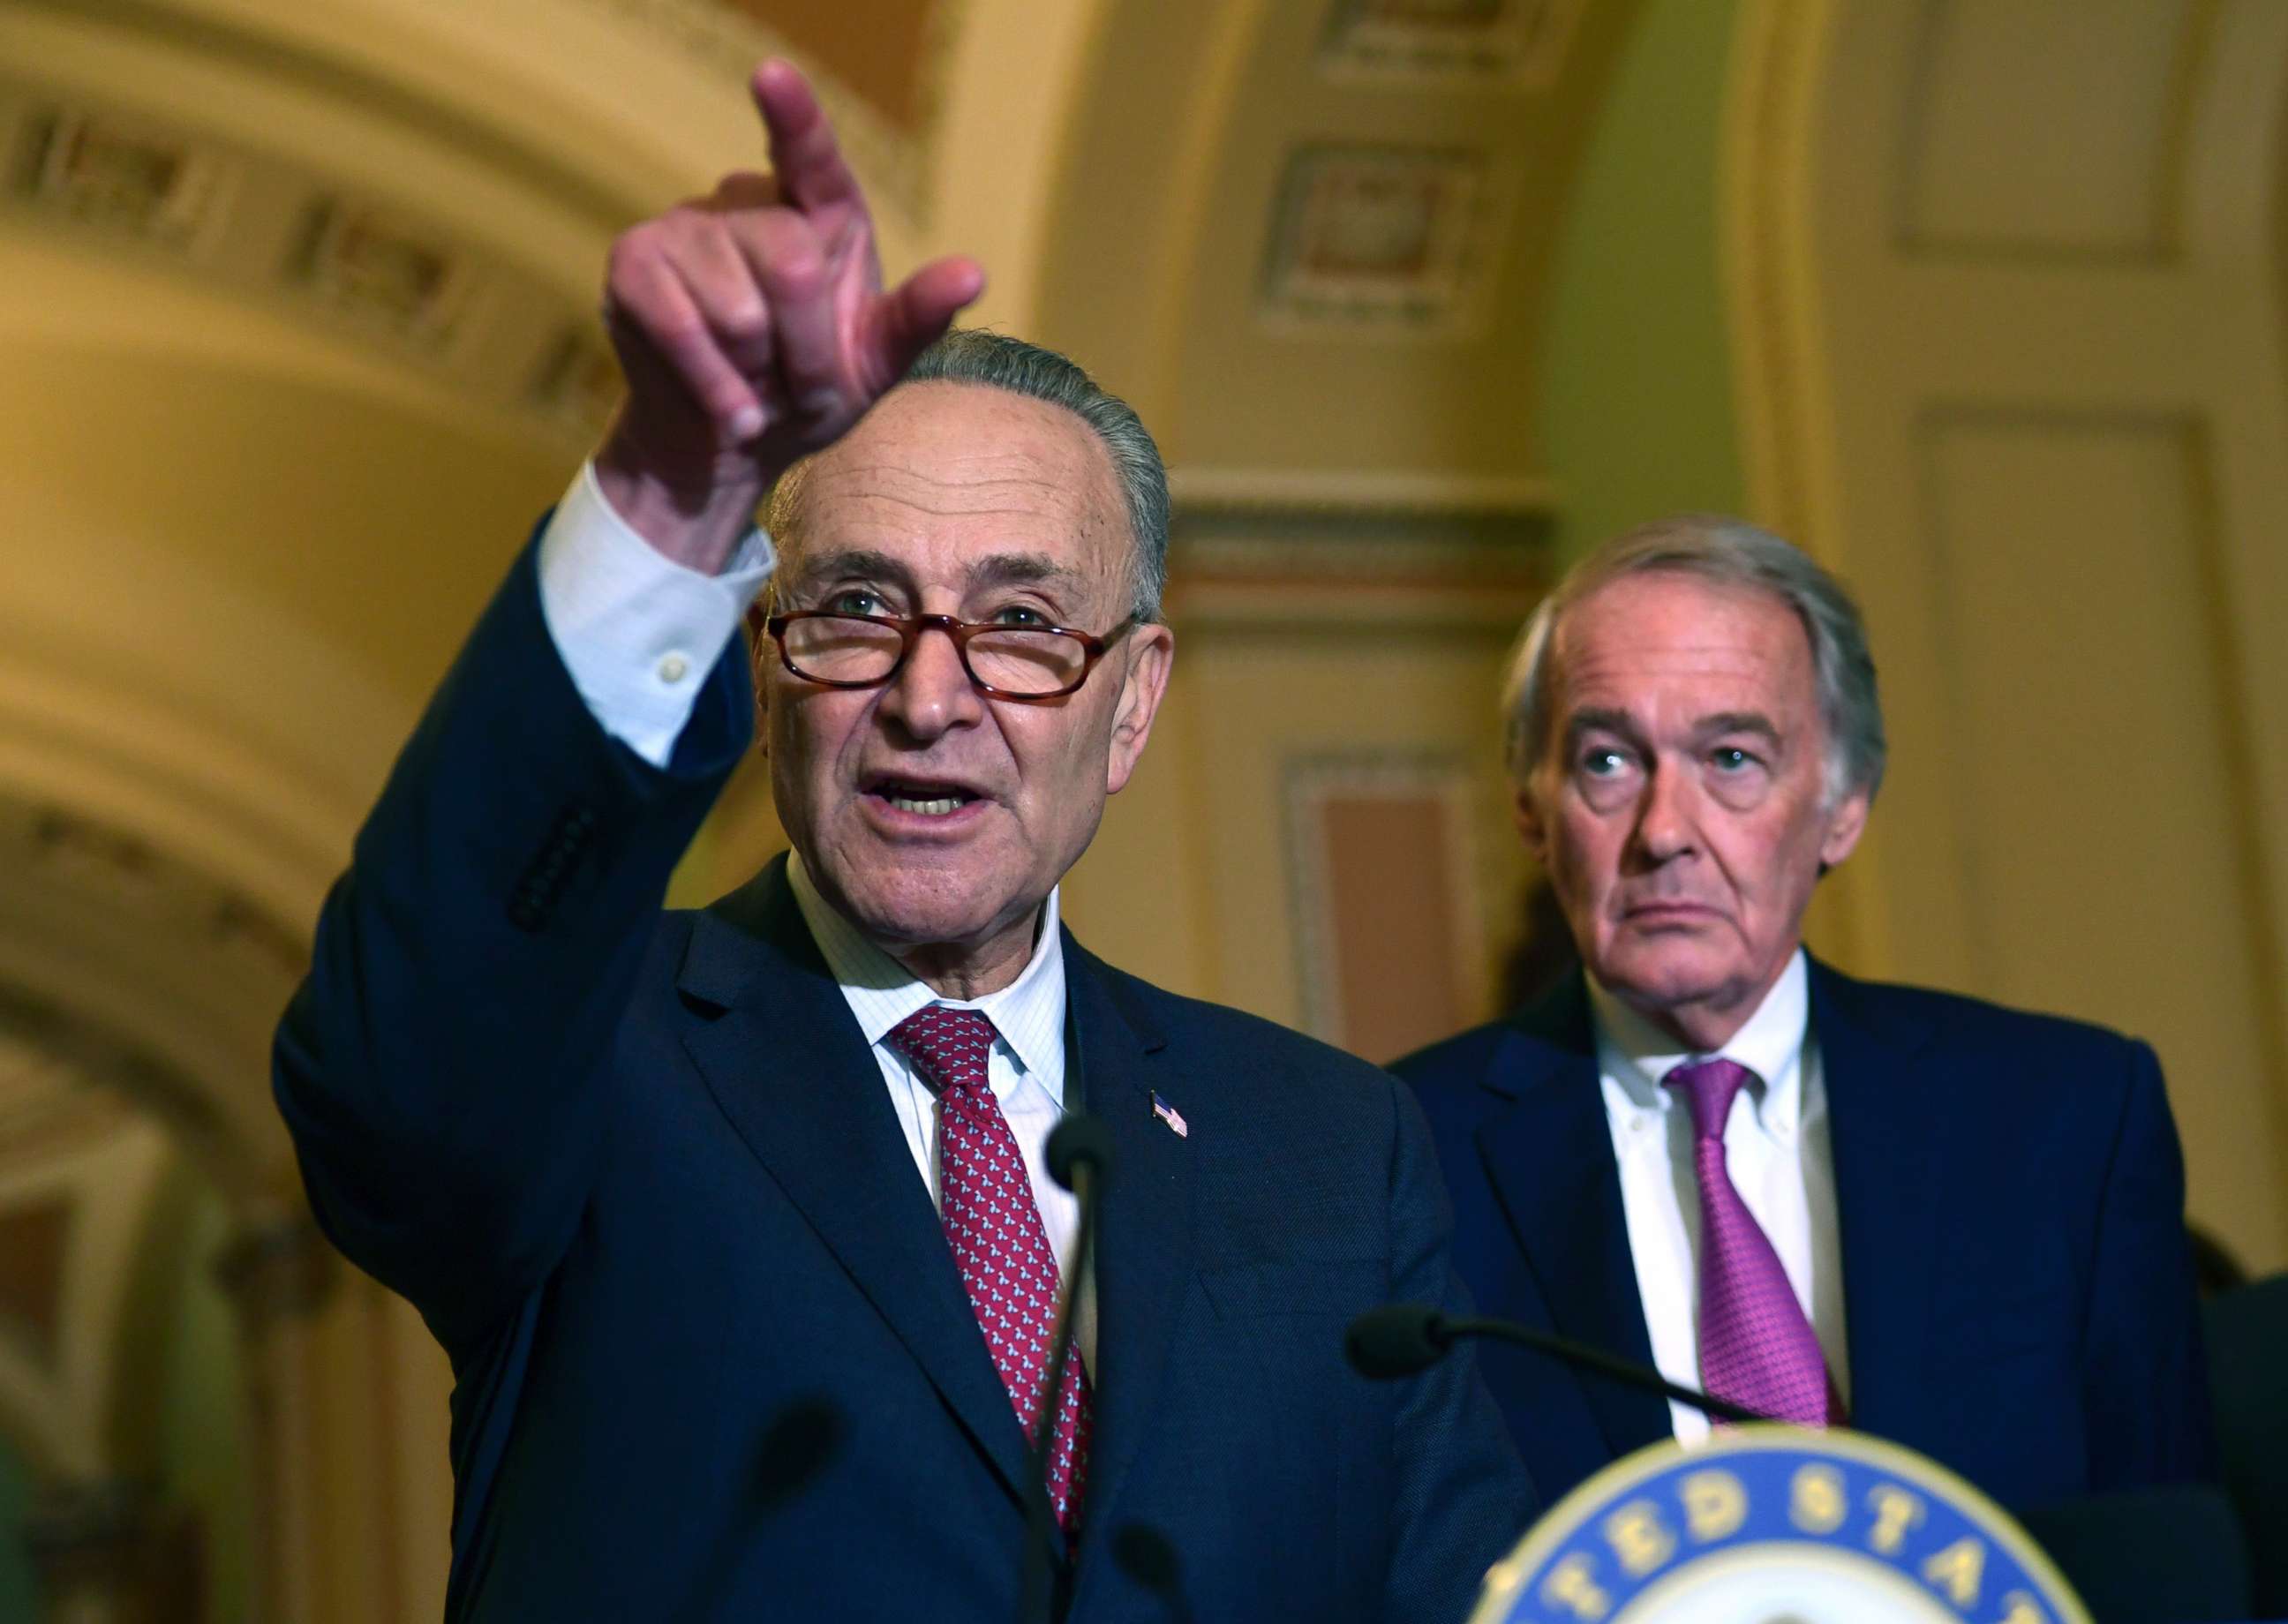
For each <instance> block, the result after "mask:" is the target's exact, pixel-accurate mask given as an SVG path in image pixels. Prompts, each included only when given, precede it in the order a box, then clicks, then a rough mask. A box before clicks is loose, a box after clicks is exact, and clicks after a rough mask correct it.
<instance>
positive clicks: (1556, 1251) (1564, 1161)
mask: <svg viewBox="0 0 2288 1624" xmlns="http://www.w3.org/2000/svg"><path fill="white" fill-rule="evenodd" d="M1484 1087H1485V1088H1486V1089H1488V1091H1489V1092H1490V1093H1492V1094H1493V1095H1495V1096H1497V1098H1496V1099H1495V1100H1493V1101H1491V1102H1490V1109H1489V1111H1488V1112H1487V1113H1486V1115H1485V1118H1484V1120H1483V1121H1482V1122H1481V1124H1480V1125H1479V1128H1478V1130H1477V1135H1476V1138H1477V1145H1478V1153H1479V1155H1480V1157H1481V1158H1482V1161H1483V1162H1484V1166H1485V1171H1486V1176H1487V1177H1488V1178H1489V1179H1490V1180H1491V1181H1492V1183H1493V1187H1494V1192H1495V1194H1496V1196H1497V1197H1498V1199H1499V1200H1500V1202H1501V1204H1502V1208H1503V1211H1504V1212H1505V1215H1506V1216H1507V1217H1508V1219H1509V1223H1510V1229H1511V1232H1512V1233H1513V1235H1514V1236H1515V1237H1516V1240H1517V1243H1518V1246H1519V1248H1520V1249H1521V1251H1523V1253H1524V1254H1525V1260H1526V1263H1527V1265H1528V1266H1529V1268H1530V1269H1531V1271H1532V1273H1533V1277H1534V1279H1535V1280H1536V1281H1537V1283H1538V1284H1539V1286H1540V1287H1541V1294H1542V1298H1543V1301H1544V1302H1545V1303H1546V1304H1547V1305H1548V1309H1549V1315H1550V1320H1551V1324H1552V1326H1553V1328H1554V1329H1556V1330H1557V1331H1558V1332H1559V1333H1560V1334H1561V1335H1567V1336H1570V1337H1572V1338H1574V1339H1575V1340H1576V1341H1578V1342H1585V1343H1588V1344H1589V1345H1590V1346H1592V1347H1594V1348H1600V1349H1602V1350H1604V1351H1607V1352H1609V1353H1613V1354H1616V1355H1617V1356H1619V1357H1621V1358H1623V1359H1633V1360H1635V1361H1636V1362H1637V1363H1639V1364H1641V1365H1650V1364H1651V1363H1652V1335H1651V1333H1650V1332H1649V1331H1648V1330H1647V1329H1646V1327H1645V1316H1644V1305H1643V1303H1641V1301H1640V1300H1639V1298H1638V1295H1637V1276H1636V1265H1635V1263H1634V1262H1633V1259H1632V1257H1631V1256H1630V1252H1629V1231H1628V1218H1627V1216H1626V1214H1625V1212H1624V1210H1623V1208H1622V1206H1621V1178H1620V1169H1619V1168H1618V1167H1617V1165H1616V1163H1615V1162H1614V1160H1613V1142H1612V1133H1611V1129H1610V1128H1609V1125H1608V1123H1607V1121H1606V1116H1605V1106H1604V1097H1603V1094H1602V1092H1601V1089H1599V1087H1598V1084H1597V1059H1596V1043H1595V1040H1594V1039H1593V1036H1592V1034H1591V1027H1590V1021H1589V1008H1588V997H1587V993H1586V990H1585V987H1584V986H1583V984H1582V981H1581V978H1580V977H1579V976H1577V975H1576V976H1574V977H1572V978H1569V979H1568V980H1567V981H1566V982H1564V983H1563V984H1561V986H1559V987H1558V988H1557V989H1556V990H1554V991H1553V992H1552V993H1551V994H1549V995H1548V996H1547V997H1545V998H1544V999H1542V1000H1541V1001H1540V1002H1538V1003H1537V1004H1535V1005H1533V1006H1532V1007H1531V1008H1529V1009H1528V1010H1526V1011H1525V1012H1524V1013H1522V1014H1521V1015H1520V1016H1519V1017H1518V1018H1517V1019H1516V1021H1515V1023H1514V1024H1513V1029H1512V1031H1511V1032H1510V1033H1509V1034H1507V1035H1506V1037H1505V1042H1504V1043H1503V1045H1502V1047H1501V1048H1500V1049H1499V1050H1497V1051H1496V1054H1495V1058H1494V1062H1493V1065H1492V1066H1491V1067H1490V1069H1489V1071H1488V1073H1487V1075H1486V1077H1485V1080H1484ZM1484 1306H1485V1308H1486V1310H1487V1311H1489V1312H1492V1313H1499V1312H1502V1311H1504V1308H1505V1305H1504V1304H1502V1303H1487V1304H1485V1305H1484ZM1576 1380H1577V1381H1578V1382H1579V1383H1580V1388H1581V1394H1582V1397H1583V1398H1585V1400H1586V1401H1587V1403H1588V1406H1589V1408H1590V1410H1591V1412H1592V1413H1593V1414H1594V1415H1595V1416H1596V1418H1597V1425H1598V1428H1599V1430H1601V1431H1602V1432H1603V1434H1604V1436H1605V1441H1606V1443H1607V1444H1608V1445H1609V1446H1610V1447H1611V1448H1612V1450H1613V1453H1614V1454H1616V1455H1619V1454H1627V1453H1628V1452H1630V1451H1631V1450H1633V1449H1637V1448H1641V1446H1644V1445H1646V1444H1649V1443H1652V1442H1654V1441H1656V1440H1657V1439H1660V1438H1666V1437H1667V1436H1669V1431H1670V1427H1669V1418H1668V1406H1667V1404H1666V1403H1665V1402H1664V1400H1662V1399H1661V1398H1658V1397H1656V1396H1655V1395H1653V1394H1649V1393H1641V1392H1637V1391H1635V1390H1633V1389H1630V1388H1625V1387H1623V1386H1621V1385H1619V1384H1618V1383H1617V1382H1607V1381H1603V1380H1601V1379H1599V1378H1598V1377H1595V1376H1588V1375H1577V1377H1576Z"/></svg>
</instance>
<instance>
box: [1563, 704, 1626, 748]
mask: <svg viewBox="0 0 2288 1624" xmlns="http://www.w3.org/2000/svg"><path fill="white" fill-rule="evenodd" d="M1584 733H1620V734H1623V735H1625V736H1627V737H1631V738H1633V737H1634V736H1635V734H1636V724H1635V723H1633V722H1632V721H1631V720H1630V719H1629V714H1628V712H1627V711H1625V710H1612V709H1606V708H1605V707H1603V706H1598V705H1591V706H1586V707H1585V708H1583V709H1579V710H1577V711H1575V712H1573V714H1572V715H1570V716H1569V717H1566V718H1565V737H1566V739H1567V741H1573V740H1576V739H1578V738H1580V736H1581V735H1582V734H1584Z"/></svg>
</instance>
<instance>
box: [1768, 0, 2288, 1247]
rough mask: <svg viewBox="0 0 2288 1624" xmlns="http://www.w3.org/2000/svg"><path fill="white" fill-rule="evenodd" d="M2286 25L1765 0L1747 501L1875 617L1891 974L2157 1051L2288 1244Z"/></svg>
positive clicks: (1882, 902) (1849, 908) (2194, 6)
mask: <svg viewBox="0 0 2288 1624" xmlns="http://www.w3.org/2000/svg"><path fill="white" fill-rule="evenodd" d="M2284 62H2288V12H2284V11H2283V10H2282V9H2281V8H2279V7H2277V6H2275V5H2270V4H2223V3H2219V4H2209V3H2205V0H2175V3H2172V4H2154V3H2152V0H2117V3H2112V0H2109V4H2100V5H2087V4H2071V3H2069V0H1980V3H1979V4H1963V3H1960V0H1871V3H1869V4H1850V5H1830V4H1791V3H1784V0H1771V3H1769V4H1761V5H1756V6H1751V7H1749V8H1748V10H1747V14H1746V16H1745V18H1744V25H1743V29H1742V37H1741V51H1740V56H1739V59H1738V65H1737V73H1736V87H1735V96H1736V103H1735V107H1734V108H1733V113H1732V123H1733V150H1732V153H1731V170H1730V197H1729V200H1728V209H1729V222H1728V223H1729V228H1730V231H1731V234H1732V241H1731V250H1732V259H1731V264H1732V269H1733V271H1734V273H1735V289H1734V291H1735V298H1736V313H1737V334H1736V337H1737V339H1738V347H1739V353H1740V354H1741V355H1742V358H1743V383H1744V417H1745V418H1746V420H1747V421H1748V422H1749V423H1750V424H1751V425H1752V430H1751V435H1750V441H1751V444H1750V450H1751V456H1750V463H1751V469H1752V479H1753V485H1754V491H1755V495H1754V500H1755V501H1756V503H1758V504H1759V507H1760V511H1762V512H1763V513H1764V515H1765V516H1766V517H1767V518H1768V519H1772V520H1773V521H1774V522H1776V523H1777V524H1779V525H1780V526H1782V527H1784V528H1787V529H1789V530H1791V532H1792V533H1794V534H1797V535H1801V536H1804V537H1806V538H1807V540H1808V542H1809V543H1810V544H1811V545H1812V546H1813V548H1814V550H1815V551H1817V552H1818V553H1820V554H1821V555H1822V556H1823V558H1826V559H1827V560H1828V561H1829V562H1830V563H1831V564H1832V565H1834V566H1836V567H1838V568H1839V569H1840V570H1841V571H1842V573H1843V574H1845V575H1846V576H1847V577H1848V578H1849V579H1850V580H1851V581H1852V582H1854V583H1855V586H1856V587H1857V588H1858V590H1859V591H1860V592H1861V594H1862V596H1863V598H1864V600H1865V602H1866V605H1867V607H1868V612H1869V618H1870V621H1871V629H1872V632H1873V636H1874V639H1875V646H1876V648H1877V651H1878V654H1879V661H1880V663H1881V668H1882V676H1883V684H1884V692H1885V699H1886V706H1887V711H1888V714H1889V718H1890V723H1891V731H1892V746H1893V760H1894V763H1895V766H1894V769H1893V773H1892V776H1891V778H1890V780H1889V781H1888V783H1887V787H1886V789H1885V791H1884V796H1883V801H1882V804H1881V805H1880V806H1879V809H1878V813H1877V819H1876V823H1875V825H1874V828H1873V832H1872V834H1871V836H1870V838H1869V840H1868V842H1867V844H1866V845H1865V846H1864V847H1863V850H1862V852H1861V853H1860V855H1859V856H1858V857H1857V858H1856V859H1855V860H1854V861H1853V862H1852V863H1851V864H1850V865H1849V866H1848V867H1847V868H1846V869H1845V870H1844V871H1842V873H1841V874H1840V875H1839V876H1838V878H1839V881H1840V882H1841V883H1840V884H1839V885H1837V886H1836V887H1835V888H1834V889H1835V890H1836V891H1837V893H1838V894H1837V895H1836V896H1834V897H1832V898H1831V899H1827V901H1826V903H1825V905H1824V906H1825V907H1826V923H1827V925H1828V926H1829V928H1830V929H1831V931H1832V932H1833V933H1834V935H1835V936H1836V938H1837V939H1839V940H1840V941H1842V942H1843V943H1845V944H1847V946H1846V949H1845V953H1846V958H1847V962H1848V963H1855V964H1856V965H1857V966H1859V967H1860V968H1863V969H1864V970H1868V971H1871V972H1872V973H1876V974H1880V975H1885V976H1891V977H1895V978H1901V979H1906V980H1914V981H1923V982H1929V983H1934V984H1936V985H1940V986H1952V987H1958V988H1961V989H1963V990H1966V991H1969V992H1973V993H1976V994H1982V995H1984V996H1988V997H1993V998H1998V999H2001V1000H2004V1001H2006V1002H2014V1003H2022V1004H2028V1005H2032V1006H2034V1007H2038V1008H2043V1009H2049V1010H2060V1011H2062V1012H2064V1013H2068V1014H2072V1015H2077V1016H2080V1017H2082V1018H2086V1019H2091V1020H2096V1021H2100V1022H2102V1023H2104V1024H2106V1025H2108V1026H2115V1027H2117V1028H2121V1029H2124V1030H2126V1031H2129V1032H2132V1033H2135V1034H2139V1035H2141V1036H2144V1037H2147V1038H2149V1039H2150V1040H2151V1041H2152V1042H2154V1044H2155V1046H2156V1047H2157V1049H2158V1050H2159V1051H2160V1054H2161V1057H2162V1059H2163V1062H2164V1065H2165V1067H2166V1069H2167V1071H2168V1074H2169V1079H2170V1095H2171V1100H2172V1103H2173V1106H2174V1109H2175V1112H2176V1115H2177V1119H2178V1122H2179V1125H2180V1128H2181V1131H2182V1134H2183V1137H2184V1142H2185V1148H2186V1155H2187V1161H2188V1165H2189V1206H2190V1209H2191V1212H2192V1215H2193V1216H2194V1217H2195V1218H2196V1219H2197V1220H2198V1221H2199V1222H2201V1223H2202V1224H2205V1225H2207V1226H2208V1227H2210V1228H2211V1229H2212V1230H2213V1231H2214V1232H2216V1233H2217V1234H2219V1235H2220V1237H2222V1238H2223V1239H2224V1240H2226V1241H2227V1243H2228V1245H2229V1246H2231V1248H2233V1249H2234V1250H2235V1251H2236V1253H2237V1254H2238V1255H2239V1256H2241V1257H2242V1258H2243V1259H2244V1261H2245V1262H2246V1263H2248V1264H2250V1265H2251V1266H2252V1267H2254V1268H2257V1269H2260V1270H2263V1269H2271V1268H2276V1267H2278V1266H2280V1265H2281V1264H2283V1263H2284V1262H2288V1069H2284V1056H2288V988H2284V986H2283V985H2282V982H2281V978H2280V968H2281V960H2280V956H2279V947H2280V943H2281V940H2282V931H2283V929H2284V926H2288V911H2284V907H2288V898H2284V896H2283V893H2282V891H2281V890H2280V884H2279V878H2278V876H2280V875H2283V874H2284V873H2288V868H2284V866H2283V865H2284V863H2288V659H2284V658H2283V656H2282V654H2281V653H2280V652H2279V651H2280V647H2281V646H2280V642H2279V638H2278V636H2277V629H2278V627H2279V626H2280V625H2281V624H2283V623H2284V622H2283V615H2284V612H2288V574H2284V570H2283V566H2282V563H2281V551H2280V548H2279V546H2278V544H2277V537H2278V536H2279V535H2280V534H2281V532H2282V530H2283V527H2284V526H2288V477H2284V471H2288V460H2284V458H2283V456H2282V455H2281V453H2282V449H2283V448H2284V446H2288V411H2284V404H2288V394H2284V388H2283V385H2284V383H2288V374H2284V371H2283V353H2282V349H2281V343H2280V330H2279V329H2280V321H2281V314H2282V312H2281V309H2280V306H2279V301H2278V291H2277V290H2278V288H2279V286H2280V283H2279V280H2278V265H2277V262H2276V235H2275V233H2276V218H2277V210H2278V205H2279V198H2278V192H2277V182H2278V156H2277V154H2279V152H2280V150H2281V146H2280V134H2281V131H2280V128H2279V123H2280V116H2281V105H2280V97H2279V93H2278V85H2279V81H2280V78H2281V73H2282V67H2283V65H2284Z"/></svg>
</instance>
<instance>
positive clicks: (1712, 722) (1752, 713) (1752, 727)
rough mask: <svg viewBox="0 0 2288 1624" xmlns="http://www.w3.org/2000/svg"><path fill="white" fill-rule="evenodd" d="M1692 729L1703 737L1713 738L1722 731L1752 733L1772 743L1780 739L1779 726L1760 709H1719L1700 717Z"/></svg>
mask: <svg viewBox="0 0 2288 1624" xmlns="http://www.w3.org/2000/svg"><path fill="white" fill-rule="evenodd" d="M1693 731H1694V732H1696V733H1699V734H1700V735H1701V736H1702V737H1704V738H1714V737H1717V736H1718V735H1720V734H1723V733H1754V734H1756V735H1758V736H1759V737H1760V738H1765V739H1768V740H1770V741H1772V742H1773V743H1774V744H1777V743H1778V742H1779V741H1780V730H1779V728H1778V727H1777V726H1776V725H1774V724H1773V721H1772V719H1771V717H1768V716H1766V715H1765V714H1764V713H1763V712H1762V711H1760V710H1719V711H1717V712H1715V713H1714V714H1713V715H1711V716H1704V717H1701V718H1700V720H1699V722H1698V723H1697V724H1696V725H1695V727H1694V729H1693Z"/></svg>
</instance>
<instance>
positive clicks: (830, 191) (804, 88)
mask: <svg viewBox="0 0 2288 1624" xmlns="http://www.w3.org/2000/svg"><path fill="white" fill-rule="evenodd" d="M752 90H753V92H754V98H755V107H756V110H757V111H758V112H759V113H760V114H761V115H763V128H764V130H765V131H767V133H768V135H769V137H770V144H771V172H772V173H773V174H774V175H775V176H776V177H777V178H778V183H779V189H780V190H781V192H782V193H783V194H784V195H785V197H786V200H787V201H788V202H790V203H792V204H793V205H794V206H795V207H796V208H798V209H803V210H810V209H819V208H823V207H825V206H826V205H827V204H830V203H844V202H846V203H854V204H856V205H857V206H859V207H860V208H863V207H864V206H865V201H866V200H865V197H864V195H863V194H862V193H861V192H860V191H859V189H858V177H857V176H855V175H854V174H852V173H851V172H850V165H849V164H848V163H847V162H844V160H843V156H842V148H841V147H839V146H838V144H837V143H836V141H835V139H834V126H833V125H832V124H830V123H828V122H827V118H826V114H825V111H824V109H822V108H821V107H819V105H818V97H817V95H816V93H815V92H814V91H812V90H811V88H810V82H809V81H808V80H806V79H805V78H804V77H803V76H802V74H801V72H800V70H798V68H796V67H795V66H794V65H793V64H792V63H790V62H782V61H778V60H776V59H774V60H771V61H768V62H766V63H764V64H763V65H762V66H761V67H759V68H757V69H756V70H755V78H754V83H753V86H752Z"/></svg>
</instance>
